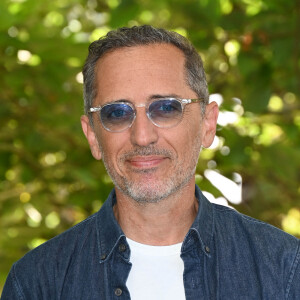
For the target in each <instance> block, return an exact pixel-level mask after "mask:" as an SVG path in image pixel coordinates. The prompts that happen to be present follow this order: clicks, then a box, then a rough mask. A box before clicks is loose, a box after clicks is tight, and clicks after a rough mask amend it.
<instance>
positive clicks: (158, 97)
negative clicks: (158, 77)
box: [148, 94, 180, 100]
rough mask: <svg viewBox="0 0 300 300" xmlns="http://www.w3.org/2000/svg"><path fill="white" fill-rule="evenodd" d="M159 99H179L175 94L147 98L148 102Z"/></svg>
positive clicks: (155, 95)
mask: <svg viewBox="0 0 300 300" xmlns="http://www.w3.org/2000/svg"><path fill="white" fill-rule="evenodd" d="M161 98H180V97H179V96H178V95H177V94H164V95H161V94H154V95H151V96H150V97H148V99H149V100H155V99H161Z"/></svg>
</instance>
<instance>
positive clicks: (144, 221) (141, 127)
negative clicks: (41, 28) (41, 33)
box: [2, 26, 300, 300]
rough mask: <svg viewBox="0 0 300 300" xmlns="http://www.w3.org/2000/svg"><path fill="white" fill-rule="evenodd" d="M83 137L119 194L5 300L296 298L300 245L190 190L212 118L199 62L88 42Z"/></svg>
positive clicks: (121, 36) (38, 258) (140, 36)
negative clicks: (103, 166) (101, 161)
mask: <svg viewBox="0 0 300 300" xmlns="http://www.w3.org/2000/svg"><path fill="white" fill-rule="evenodd" d="M83 74H84V99H85V112H86V115H85V116H83V117H82V118H81V123H82V128H83V131H84V134H85V136H86V138H87V140H88V142H89V145H90V148H91V152H92V155H93V156H94V157H95V159H97V160H100V159H102V160H103V162H104V164H105V167H106V169H107V172H108V173H109V175H110V176H111V178H112V180H113V182H114V184H115V189H114V190H113V191H112V192H111V194H110V196H109V197H108V199H107V200H106V202H105V203H104V205H103V206H102V208H101V209H100V211H99V212H98V213H96V214H95V215H93V216H91V217H90V218H88V219H86V220H85V221H83V222H82V223H80V224H78V225H76V226H75V227H73V228H71V229H70V230H68V231H66V232H65V233H63V234H61V235H59V236H57V237H56V238H54V239H52V240H50V241H48V242H46V243H45V244H43V245H41V246H40V247H38V248H36V249H34V250H33V251H31V252H29V253H28V254H27V255H25V256H24V257H23V258H22V259H21V260H20V261H18V262H17V263H15V264H14V266H13V267H12V269H11V272H10V274H9V276H8V279H7V282H6V285H5V287H4V292H3V295H2V299H3V300H4V299H5V300H6V299H255V300H256V299H272V300H273V299H300V250H299V245H300V242H299V240H298V239H296V238H294V237H292V236H290V235H288V234H286V233H284V232H282V231H280V230H279V229H276V228H274V227H272V226H270V225H267V224H265V223H263V222H260V221H257V220H254V219H252V218H250V217H247V216H244V215H241V214H239V213H238V212H236V211H235V210H232V209H230V208H227V207H222V206H218V205H215V204H211V203H209V202H208V201H207V200H206V198H205V197H204V196H203V195H202V193H201V191H200V190H199V188H198V187H197V186H195V179H194V174H195V168H196V164H197V159H198V155H199V152H200V149H201V147H202V146H204V147H208V146H210V144H211V143H212V141H213V138H214V135H215V129H216V121H217V116H218V107H217V105H216V103H214V102H212V103H208V91H207V84H206V80H205V75H204V70H203V66H202V62H201V59H200V57H199V55H198V54H197V52H196V50H195V49H194V48H193V47H192V45H191V44H190V43H189V42H188V41H187V40H186V39H185V38H183V37H181V36H180V35H178V34H176V33H173V32H168V31H166V30H163V29H155V28H153V27H150V26H141V27H133V28H122V29H119V30H117V31H112V32H109V33H108V34H107V36H106V37H104V38H102V39H100V40H98V41H95V42H94V43H92V44H91V46H90V48H89V55H88V58H87V60H86V64H85V67H84V71H83Z"/></svg>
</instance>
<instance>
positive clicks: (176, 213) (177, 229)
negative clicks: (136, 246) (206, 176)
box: [114, 182, 198, 246]
mask: <svg viewBox="0 0 300 300" xmlns="http://www.w3.org/2000/svg"><path fill="white" fill-rule="evenodd" d="M116 196H117V203H116V204H115V206H114V214H115V217H116V219H117V221H118V223H119V225H120V226H121V228H122V230H123V232H124V233H125V235H126V236H127V237H128V238H130V239H132V240H134V241H136V242H139V243H142V244H148V245H154V246H165V245H173V244H177V243H181V242H182V241H183V239H184V237H185V235H186V234H187V232H188V230H189V228H190V227H191V225H192V223H193V222H194V219H195V217H196V215H197V211H198V201H197V199H196V198H195V183H194V182H190V183H188V184H187V185H186V186H184V187H183V188H182V190H180V191H177V192H176V194H175V195H170V196H169V197H168V198H165V199H163V200H161V201H160V202H158V203H143V204H140V203H137V202H136V201H134V200H133V199H131V198H128V197H126V196H125V195H124V194H123V193H122V192H121V191H120V190H118V189H116Z"/></svg>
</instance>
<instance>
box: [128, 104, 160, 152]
mask: <svg viewBox="0 0 300 300" xmlns="http://www.w3.org/2000/svg"><path fill="white" fill-rule="evenodd" d="M130 131H131V132H130V139H131V143H132V144H133V145H135V146H140V147H146V146H149V145H151V144H155V143H156V142H157V140H158V127H156V126H155V125H154V124H153V123H152V122H151V121H150V120H149V119H148V117H147V114H146V112H145V108H144V107H137V112H136V118H135V121H134V123H133V124H132V126H131V128H130Z"/></svg>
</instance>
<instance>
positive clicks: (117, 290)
mask: <svg viewBox="0 0 300 300" xmlns="http://www.w3.org/2000/svg"><path fill="white" fill-rule="evenodd" d="M115 295H116V296H118V297H119V296H121V295H122V290H121V289H120V288H116V289H115Z"/></svg>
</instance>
